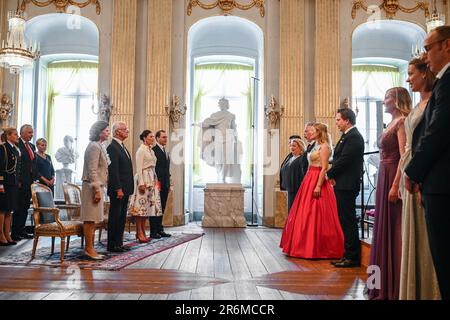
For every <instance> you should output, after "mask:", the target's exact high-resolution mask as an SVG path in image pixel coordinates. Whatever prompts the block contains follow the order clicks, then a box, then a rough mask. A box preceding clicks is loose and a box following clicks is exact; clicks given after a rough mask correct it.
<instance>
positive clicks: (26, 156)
mask: <svg viewBox="0 0 450 320" xmlns="http://www.w3.org/2000/svg"><path fill="white" fill-rule="evenodd" d="M33 134H34V132H33V127H32V126H30V125H28V124H26V125H23V126H22V128H20V139H19V149H20V153H21V155H22V157H21V162H20V172H21V174H20V178H19V195H20V196H19V203H18V205H17V210H16V211H14V214H13V223H12V229H11V238H12V239H13V240H14V241H20V240H22V239H33V236H32V235H30V234H28V233H27V232H26V231H25V225H26V222H27V217H28V209H29V208H30V202H31V185H32V184H33V182H34V181H35V180H37V177H36V175H37V174H36V165H35V158H36V154H35V150H36V147H35V146H34V145H33V144H32V143H31V142H30V141H31V139H33Z"/></svg>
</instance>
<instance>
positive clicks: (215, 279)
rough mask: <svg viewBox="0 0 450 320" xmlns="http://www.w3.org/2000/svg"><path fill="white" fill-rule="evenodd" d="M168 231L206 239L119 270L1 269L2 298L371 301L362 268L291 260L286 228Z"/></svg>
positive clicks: (28, 244)
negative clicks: (283, 242) (283, 241)
mask: <svg viewBox="0 0 450 320" xmlns="http://www.w3.org/2000/svg"><path fill="white" fill-rule="evenodd" d="M167 230H168V231H169V232H170V231H190V232H205V236H204V237H202V238H199V239H196V240H194V241H191V242H188V243H185V244H183V245H180V246H178V247H175V248H173V249H170V250H166V251H164V252H161V253H159V254H156V255H153V256H151V257H149V258H147V259H145V260H142V261H140V262H138V263H136V264H134V265H131V266H130V267H128V268H126V269H124V270H122V271H117V272H107V271H92V270H81V271H80V270H78V271H76V273H73V270H66V269H60V268H56V269H55V268H47V267H33V268H31V267H30V268H29V267H0V300H1V299H18V300H27V299H33V300H41V299H44V300H54V299H57V300H65V299H68V300H91V299H92V300H98V299H100V300H102V299H108V300H111V299H113V300H115V299H118V300H130V299H131V300H137V299H143V300H166V299H169V300H180V299H181V300H224V299H226V300H260V299H262V300H282V299H288V300H290V299H295V300H329V299H333V300H339V299H365V297H364V295H363V290H364V285H365V279H366V274H365V270H364V269H363V268H352V269H336V268H334V267H333V266H331V265H330V261H329V260H318V261H311V260H303V259H294V258H289V257H286V256H285V255H284V254H283V253H282V252H281V250H280V249H279V248H278V244H279V241H280V237H281V230H277V229H269V228H263V227H259V228H256V229H250V228H248V229H203V228H202V227H201V226H200V225H199V224H196V223H191V224H189V225H187V226H183V227H177V228H172V229H170V228H167ZM31 245H32V243H31V241H28V242H21V243H20V246H19V247H16V248H6V249H5V248H0V256H1V255H6V254H8V252H10V251H11V250H29V251H31ZM40 245H48V243H47V244H45V242H44V241H43V242H42V244H40ZM56 254H58V252H57V253H56Z"/></svg>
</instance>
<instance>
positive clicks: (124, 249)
mask: <svg viewBox="0 0 450 320" xmlns="http://www.w3.org/2000/svg"><path fill="white" fill-rule="evenodd" d="M119 248H120V249H122V250H123V252H127V251H131V248H129V247H124V246H121V247H119Z"/></svg>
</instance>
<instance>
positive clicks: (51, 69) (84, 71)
mask: <svg viewBox="0 0 450 320" xmlns="http://www.w3.org/2000/svg"><path fill="white" fill-rule="evenodd" d="M47 73H48V75H47V79H48V80H47V125H46V126H45V136H46V137H47V140H48V152H49V153H52V151H54V150H53V143H52V142H53V141H51V140H52V125H51V124H52V122H53V120H54V119H53V111H54V107H55V99H56V98H57V97H58V96H59V95H61V94H63V93H64V92H65V91H66V90H68V88H69V87H70V86H71V85H72V84H73V82H74V81H75V80H76V79H77V77H78V79H80V81H79V82H80V84H81V85H82V86H84V88H83V89H84V90H85V91H88V92H90V93H93V94H97V86H96V85H95V88H94V86H93V85H91V86H90V85H88V84H89V83H91V82H92V77H93V76H94V74H97V73H98V63H96V62H84V61H69V62H55V63H51V64H49V65H48V68H47ZM96 79H97V78H96ZM96 82H97V81H96V80H95V83H96Z"/></svg>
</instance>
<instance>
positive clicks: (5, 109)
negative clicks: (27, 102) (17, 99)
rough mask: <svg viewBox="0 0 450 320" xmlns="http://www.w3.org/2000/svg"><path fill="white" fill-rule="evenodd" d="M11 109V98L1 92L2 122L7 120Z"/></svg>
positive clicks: (12, 104) (0, 117)
mask: <svg viewBox="0 0 450 320" xmlns="http://www.w3.org/2000/svg"><path fill="white" fill-rule="evenodd" d="M13 110H14V103H13V102H11V98H10V97H9V96H8V95H7V94H3V95H2V99H1V101H0V120H1V121H2V122H6V121H8V120H9V118H10V117H11V114H12V112H13Z"/></svg>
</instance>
